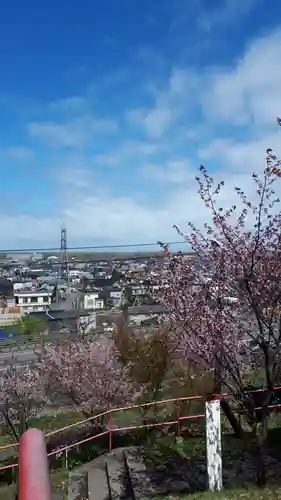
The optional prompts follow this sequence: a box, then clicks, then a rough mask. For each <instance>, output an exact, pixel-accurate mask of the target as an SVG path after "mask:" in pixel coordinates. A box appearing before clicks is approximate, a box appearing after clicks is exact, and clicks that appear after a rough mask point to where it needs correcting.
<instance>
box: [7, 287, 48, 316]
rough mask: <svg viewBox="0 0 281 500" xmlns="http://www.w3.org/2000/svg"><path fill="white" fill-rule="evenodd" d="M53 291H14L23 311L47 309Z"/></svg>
mask: <svg viewBox="0 0 281 500" xmlns="http://www.w3.org/2000/svg"><path fill="white" fill-rule="evenodd" d="M52 295H53V292H51V291H44V290H22V291H19V292H15V293H14V297H15V303H16V305H17V306H19V307H20V308H21V310H22V312H32V311H47V310H48V309H49V307H50V305H51V301H52Z"/></svg>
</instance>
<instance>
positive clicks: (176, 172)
mask: <svg viewBox="0 0 281 500" xmlns="http://www.w3.org/2000/svg"><path fill="white" fill-rule="evenodd" d="M194 172H195V170H194V168H192V165H191V164H190V163H189V162H188V161H187V160H172V161H168V162H167V163H166V164H165V165H163V166H161V165H155V164H148V165H144V167H143V168H142V174H143V175H144V176H145V177H146V178H148V179H150V180H154V181H158V182H160V183H168V184H179V185H182V187H184V186H185V187H187V188H188V185H187V182H192V183H194Z"/></svg>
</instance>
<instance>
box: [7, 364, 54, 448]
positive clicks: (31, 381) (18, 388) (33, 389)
mask: <svg viewBox="0 0 281 500" xmlns="http://www.w3.org/2000/svg"><path fill="white" fill-rule="evenodd" d="M45 401H46V399H45V391H44V384H43V381H42V379H40V377H39V375H38V372H37V370H36V369H34V368H33V366H32V365H30V366H27V367H22V368H21V367H18V366H16V365H13V364H9V365H7V366H6V367H5V368H4V369H3V370H1V374H0V421H1V423H2V424H4V425H6V426H7V430H8V432H9V434H10V435H11V437H13V438H14V439H16V440H18V439H19V437H20V436H21V434H23V432H24V431H25V430H26V429H27V428H28V427H29V426H30V425H31V424H32V422H33V421H34V419H35V417H36V416H37V415H38V413H39V412H40V411H41V410H42V408H43V407H44V404H45Z"/></svg>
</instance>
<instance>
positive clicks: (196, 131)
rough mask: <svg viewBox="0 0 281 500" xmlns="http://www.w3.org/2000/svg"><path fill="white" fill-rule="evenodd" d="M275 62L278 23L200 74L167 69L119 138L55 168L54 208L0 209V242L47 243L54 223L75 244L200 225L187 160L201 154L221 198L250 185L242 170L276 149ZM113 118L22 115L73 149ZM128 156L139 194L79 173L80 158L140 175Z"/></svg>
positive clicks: (33, 130)
mask: <svg viewBox="0 0 281 500" xmlns="http://www.w3.org/2000/svg"><path fill="white" fill-rule="evenodd" d="M280 61H281V30H280V31H276V32H274V33H273V34H271V35H269V36H267V37H263V38H262V39H260V40H256V41H252V43H251V44H250V45H249V46H248V48H247V49H246V50H245V53H244V55H243V56H241V57H240V58H239V59H238V60H237V61H236V62H234V63H233V64H232V65H231V66H230V67H228V68H225V67H223V68H214V67H211V68H206V69H205V71H203V72H201V73H200V74H199V73H196V72H194V71H193V70H191V69H190V68H181V69H174V70H172V71H171V72H170V76H169V78H167V81H166V82H165V84H164V85H163V87H162V88H161V89H157V90H156V91H155V89H154V93H153V94H150V96H149V97H150V98H153V102H152V105H151V107H149V106H145V104H144V105H143V107H141V106H140V107H139V108H137V109H136V110H131V111H130V112H127V113H126V118H127V124H128V123H129V124H130V127H128V129H126V138H125V140H124V138H123V142H122V143H119V146H118V145H117V146H116V145H114V148H112V149H108V150H106V151H104V152H101V153H99V154H96V155H91V157H90V158H89V157H87V159H86V161H85V160H84V159H83V158H82V159H81V161H80V162H74V161H73V162H72V163H70V167H69V169H68V174H67V177H66V173H65V172H66V171H65V172H64V174H63V175H62V177H61V178H59V175H57V179H56V181H57V182H56V184H55V185H54V190H55V192H56V194H57V195H58V196H57V197H58V198H60V205H59V206H57V208H56V211H55V213H54V214H53V215H50V216H49V217H43V216H42V217H39V216H38V217H35V216H32V215H27V214H26V215H22V216H19V217H18V218H13V217H11V216H9V215H4V214H2V215H1V216H0V223H1V230H2V231H1V235H2V236H1V238H2V246H4V242H5V241H6V242H7V245H8V243H9V242H10V245H12V243H13V242H15V241H16V240H17V241H19V242H21V244H22V245H23V243H24V242H28V241H30V242H33V241H34V240H35V239H36V240H37V241H42V242H44V244H47V243H49V244H54V243H55V242H57V241H58V238H59V236H58V235H59V229H60V225H61V222H63V221H64V222H65V223H66V225H67V227H68V230H69V237H70V240H71V242H73V243H75V244H81V245H82V244H84V243H85V244H92V245H95V244H100V243H101V242H108V243H134V242H142V241H144V242H146V241H157V240H159V239H163V240H169V239H175V238H177V236H176V234H175V232H174V230H173V229H172V226H173V224H178V225H179V226H180V227H181V228H182V229H183V230H187V229H188V226H187V223H188V221H189V220H193V221H194V222H195V223H197V224H199V225H201V224H202V223H204V222H205V221H206V211H205V209H204V207H203V206H202V204H201V202H200V200H199V199H198V194H197V185H196V183H195V181H194V180H193V177H194V176H195V175H196V173H197V172H196V170H195V169H194V167H193V165H197V164H199V161H200V160H202V161H204V164H205V165H206V166H207V167H208V165H210V166H211V169H212V174H214V176H216V177H218V180H221V179H225V181H226V189H225V191H224V192H223V195H222V197H221V201H222V202H224V203H225V205H226V206H229V205H230V204H231V203H232V201H234V200H236V198H235V197H234V195H233V191H232V187H233V186H234V185H240V186H241V187H243V188H245V190H246V191H247V190H248V189H249V191H250V192H251V193H252V184H251V183H250V182H251V181H250V178H251V172H252V171H253V170H257V171H260V170H261V169H262V168H263V166H264V158H265V150H266V148H267V147H273V148H274V149H276V151H277V153H278V152H280V151H279V143H280V140H279V138H280V133H281V131H280V130H279V133H278V132H276V131H275V130H274V129H273V126H274V121H275V117H276V115H278V114H281V92H280V88H281V69H280V68H281V66H280ZM194 108H195V109H196V111H197V113H195V112H194ZM199 108H200V113H198V109H199ZM125 112H126V110H124V114H125ZM120 121H121V120H120ZM115 124H116V122H115V121H114V120H113V121H112V122H111V120H109V121H108V120H104V121H100V120H97V121H96V120H95V119H94V118H93V117H92V116H89V117H87V118H86V119H85V116H84V115H82V118H81V120H79V119H77V120H69V121H65V122H62V123H58V122H56V121H53V122H51V121H50V122H40V123H31V124H29V133H30V135H32V136H33V137H36V138H42V139H44V141H46V142H47V143H48V142H49V143H50V144H58V145H63V146H71V147H79V148H82V147H83V146H84V145H85V144H86V143H87V141H89V140H91V141H92V140H93V138H95V137H97V136H98V134H99V132H102V133H112V132H114V130H116V128H115ZM133 125H134V127H139V128H140V130H142V131H144V133H145V134H147V135H148V138H144V139H143V140H141V139H139V140H136V137H139V136H137V135H136V130H135V129H134V130H133V131H132V130H131V128H133ZM182 127H184V129H185V132H184V134H183V135H181V137H184V140H182V139H181V140H180V142H179V143H178V144H177V146H178V151H177V152H175V153H174V152H173V151H172V147H171V136H172V135H173V136H175V137H176V138H177V137H179V133H178V132H179V130H181V131H182ZM202 130H203V131H204V134H203V137H202V136H201V134H200V131H202ZM206 130H209V131H211V132H210V134H211V137H208V134H207V133H205V132H206ZM167 132H168V133H167ZM166 133H167V135H166V136H165V134H166ZM190 144H191V146H192V147H191V148H190V147H189V146H190ZM183 150H184V152H183ZM98 151H99V150H98ZM184 154H187V158H188V159H187V160H185V159H183V158H184ZM83 162H84V163H86V166H85V168H84V167H83V165H84V164H83ZM136 164H138V165H142V166H143V167H142V177H141V175H140V177H139V179H140V188H139V193H136V192H133V191H130V190H129V189H130V188H127V193H128V194H127V195H126V196H125V195H123V194H121V193H118V191H117V188H116V186H114V185H110V178H109V176H107V175H104V180H103V182H99V183H97V182H96V179H94V178H93V177H92V176H89V175H88V171H87V169H88V168H89V165H90V167H93V166H94V167H95V166H98V165H99V166H101V165H114V166H115V165H116V166H118V168H119V167H120V170H118V169H116V170H118V172H120V176H122V175H124V178H126V179H128V180H131V179H130V177H133V176H134V175H139V174H140V173H141V172H138V173H137V172H136ZM122 168H124V171H122V170H121V169H122ZM125 168H127V170H126V173H124V172H125ZM129 168H130V170H129ZM126 175H127V177H125V176H126ZM128 184H129V183H128ZM124 186H125V183H124ZM124 186H123V188H124V189H125V187H124ZM278 186H279V184H278ZM146 191H150V194H151V193H152V195H151V196H150V198H149V199H148V198H147V199H145V195H146ZM140 194H143V198H142V196H140ZM59 195H61V196H59Z"/></svg>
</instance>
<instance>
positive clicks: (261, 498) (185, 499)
mask: <svg viewBox="0 0 281 500" xmlns="http://www.w3.org/2000/svg"><path fill="white" fill-rule="evenodd" d="M273 499H276V500H279V499H281V488H278V487H268V488H264V489H259V488H249V489H235V490H228V489H225V490H222V491H220V492H215V493H210V492H209V491H204V492H200V493H194V494H192V493H190V494H186V495H181V496H177V495H169V496H165V497H158V498H157V500H273ZM155 500H156V499H155Z"/></svg>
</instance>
